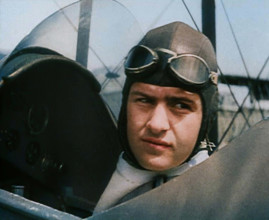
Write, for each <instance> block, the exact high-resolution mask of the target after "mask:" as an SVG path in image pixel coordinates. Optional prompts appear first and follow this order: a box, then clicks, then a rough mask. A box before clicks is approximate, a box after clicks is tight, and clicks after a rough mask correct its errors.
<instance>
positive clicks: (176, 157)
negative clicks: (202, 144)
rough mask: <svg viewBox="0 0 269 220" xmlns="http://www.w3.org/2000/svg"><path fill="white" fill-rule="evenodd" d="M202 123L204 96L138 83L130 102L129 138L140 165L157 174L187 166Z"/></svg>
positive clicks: (172, 88)
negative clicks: (184, 164) (186, 161)
mask: <svg viewBox="0 0 269 220" xmlns="http://www.w3.org/2000/svg"><path fill="white" fill-rule="evenodd" d="M201 122H202V103H201V99H200V96H199V95H198V94H196V93H191V92H188V91H186V90H183V89H181V88H175V87H161V86H155V85H151V84H146V83H140V82H136V83H134V84H133V85H132V87H131V89H130V93H129V98H128V102H127V136H128V141H129V144H130V147H131V150H132V152H133V154H134V156H135V157H136V159H137V161H138V162H139V164H140V165H141V166H142V167H144V168H146V169H148V170H155V171H162V170H167V169H170V168H173V167H176V166H178V165H180V164H181V163H183V162H184V161H185V160H186V159H187V158H188V157H189V155H190V154H191V152H192V150H193V148H194V145H195V143H196V140H197V137H198V134H199V130H200V127H201Z"/></svg>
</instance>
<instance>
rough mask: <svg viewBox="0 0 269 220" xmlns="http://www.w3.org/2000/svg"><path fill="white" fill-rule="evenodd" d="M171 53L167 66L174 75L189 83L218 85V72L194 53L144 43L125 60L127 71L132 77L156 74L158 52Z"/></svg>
mask: <svg viewBox="0 0 269 220" xmlns="http://www.w3.org/2000/svg"><path fill="white" fill-rule="evenodd" d="M160 52H162V53H165V54H168V55H169V58H168V59H167V62H166V66H165V68H168V70H169V71H168V72H170V73H171V74H172V75H173V76H175V77H176V78H177V79H178V80H179V81H180V82H183V83H184V84H187V85H194V86H198V87H200V86H202V87H203V86H204V85H205V84H207V83H208V82H210V81H211V82H212V83H213V84H215V85H217V78H218V77H217V73H216V72H213V71H210V68H209V66H208V64H207V63H206V61H205V60H204V59H202V58H201V57H199V56H197V55H194V54H179V55H178V54H176V53H175V52H173V51H171V50H168V49H164V48H156V49H155V50H153V49H151V48H149V47H146V46H144V45H138V46H135V47H133V48H132V49H131V50H130V52H129V54H128V55H127V58H126V60H125V64H124V67H125V73H126V75H127V76H130V77H143V76H145V77H146V76H148V75H149V74H154V70H155V69H156V68H157V65H158V64H159V63H160V56H159V55H158V53H160Z"/></svg>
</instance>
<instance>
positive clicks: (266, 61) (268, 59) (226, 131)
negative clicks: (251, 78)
mask: <svg viewBox="0 0 269 220" xmlns="http://www.w3.org/2000/svg"><path fill="white" fill-rule="evenodd" d="M268 61H269V56H268V57H267V59H266V60H265V62H264V64H263V66H262V68H261V70H260V72H259V74H258V76H257V78H256V79H257V80H258V79H259V78H260V76H261V74H262V72H263V70H264V68H265V66H266V65H267V63H268ZM249 95H250V90H249V91H248V94H247V95H246V96H245V98H244V100H243V102H242V104H241V106H240V107H239V108H238V110H237V112H236V113H235V114H234V117H233V118H232V121H231V122H230V124H229V126H228V128H227V129H226V130H225V132H224V134H223V135H222V137H221V139H220V141H219V143H218V145H220V144H221V143H222V141H223V139H224V138H225V136H226V135H227V133H228V131H229V130H230V128H231V126H232V124H233V122H234V120H235V118H236V116H237V114H238V113H239V112H240V111H242V107H243V105H244V104H245V102H246V100H247V98H248V96H249Z"/></svg>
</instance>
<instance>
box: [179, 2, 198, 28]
mask: <svg viewBox="0 0 269 220" xmlns="http://www.w3.org/2000/svg"><path fill="white" fill-rule="evenodd" d="M182 2H183V4H184V6H185V8H186V10H187V12H188V13H189V15H190V17H191V20H192V22H193V23H194V25H195V27H196V29H197V31H199V32H201V31H200V29H199V27H198V25H197V23H196V21H195V20H194V17H193V16H192V14H191V11H190V10H189V8H188V6H187V4H186V3H185V1H184V0H182Z"/></svg>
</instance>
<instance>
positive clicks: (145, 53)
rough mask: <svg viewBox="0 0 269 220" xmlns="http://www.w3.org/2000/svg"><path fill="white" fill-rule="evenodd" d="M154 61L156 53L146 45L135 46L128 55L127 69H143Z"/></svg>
mask: <svg viewBox="0 0 269 220" xmlns="http://www.w3.org/2000/svg"><path fill="white" fill-rule="evenodd" d="M153 61H154V54H153V53H151V52H150V51H149V50H147V49H146V48H144V47H135V48H133V50H131V51H130V53H129V54H128V56H127V59H126V61H125V69H137V68H139V69H142V68H145V67H147V66H149V65H151V64H152V63H153Z"/></svg>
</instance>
